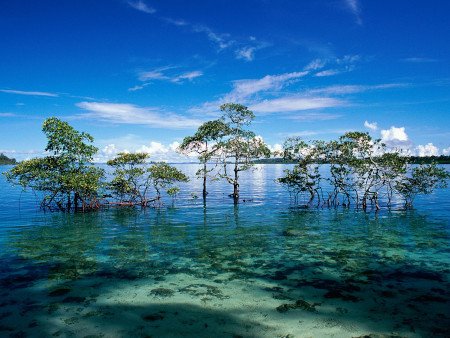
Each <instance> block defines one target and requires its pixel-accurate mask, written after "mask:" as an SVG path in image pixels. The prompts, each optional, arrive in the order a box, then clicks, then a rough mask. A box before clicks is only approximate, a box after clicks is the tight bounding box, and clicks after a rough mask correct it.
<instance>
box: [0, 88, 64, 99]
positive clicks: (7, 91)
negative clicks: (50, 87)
mask: <svg viewBox="0 0 450 338" xmlns="http://www.w3.org/2000/svg"><path fill="white" fill-rule="evenodd" d="M0 92H2V93H8V94H18V95H30V96H49V97H57V96H58V94H55V93H49V92H34V91H24V90H12V89H0Z"/></svg>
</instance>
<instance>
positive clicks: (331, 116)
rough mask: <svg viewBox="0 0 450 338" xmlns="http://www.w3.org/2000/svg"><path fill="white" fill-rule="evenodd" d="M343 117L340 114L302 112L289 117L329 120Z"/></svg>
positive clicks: (305, 119)
mask: <svg viewBox="0 0 450 338" xmlns="http://www.w3.org/2000/svg"><path fill="white" fill-rule="evenodd" d="M339 117H341V115H339V114H328V113H302V114H298V115H292V116H289V119H291V120H296V121H327V120H335V119H337V118H339Z"/></svg>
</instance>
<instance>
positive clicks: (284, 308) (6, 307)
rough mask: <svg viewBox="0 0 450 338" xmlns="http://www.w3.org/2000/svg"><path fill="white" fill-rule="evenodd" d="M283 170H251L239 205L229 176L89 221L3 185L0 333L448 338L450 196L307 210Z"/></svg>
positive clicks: (99, 214) (440, 194)
mask: <svg viewBox="0 0 450 338" xmlns="http://www.w3.org/2000/svg"><path fill="white" fill-rule="evenodd" d="M1 168H2V170H6V169H7V167H1ZM180 168H181V169H183V170H184V171H185V172H187V173H189V174H190V175H192V176H193V174H194V173H195V171H196V169H197V168H196V166H194V165H180ZM285 168H286V166H283V165H266V166H264V165H260V166H258V170H256V171H254V172H249V173H248V174H245V175H243V177H242V185H241V187H242V199H243V200H245V202H244V201H242V202H241V203H240V204H239V205H238V206H234V205H233V203H232V199H231V198H229V197H228V194H229V193H230V192H231V187H230V186H229V185H227V184H226V183H220V182H216V183H213V184H211V186H210V189H209V191H210V195H209V196H208V201H207V204H206V206H205V205H204V204H203V202H202V200H201V199H194V198H192V195H191V193H195V194H197V195H198V196H201V181H200V180H195V179H193V180H192V181H191V182H189V183H188V184H186V185H183V186H182V193H181V194H180V196H179V197H178V199H177V201H176V202H175V204H174V205H172V202H171V200H170V199H166V200H165V205H164V206H163V207H162V208H159V209H154V208H148V209H146V210H140V209H129V208H110V209H108V210H104V211H101V212H94V213H87V214H64V213H45V212H42V211H40V210H39V209H38V207H37V205H38V198H37V197H36V196H34V194H32V193H30V192H22V191H21V190H20V189H19V188H17V187H11V186H9V185H8V184H6V183H5V181H4V179H3V177H1V178H0V288H1V289H0V336H6V337H8V336H15V337H17V336H29V337H39V336H42V337H47V336H61V337H71V336H73V337H102V336H104V337H126V336H133V337H140V336H142V337H146V336H147V337H148V336H152V337H165V336H169V337H170V336H192V337H212V336H219V337H222V336H223V337H287V336H289V335H290V336H289V337H359V336H364V335H369V334H372V335H373V336H374V337H375V334H380V335H381V334H384V335H392V336H400V337H431V336H448V331H447V330H448V328H449V327H450V313H449V310H448V309H449V305H450V292H449V290H450V288H449V286H450V283H449V282H450V280H449V271H450V270H449V268H450V264H449V263H450V249H449V244H450V198H449V197H450V193H449V191H448V190H441V191H437V192H436V193H435V194H432V195H429V196H424V197H421V198H419V199H418V200H417V202H416V209H415V210H411V211H401V210H391V211H388V210H382V211H381V212H379V213H375V212H368V213H363V212H358V211H355V210H341V209H336V210H335V209H332V210H325V209H310V210H304V209H299V208H295V207H293V206H292V205H291V204H290V203H289V201H290V199H289V195H288V194H287V192H286V191H285V190H284V189H283V188H282V187H281V186H279V185H278V184H276V183H275V182H274V179H275V178H276V177H280V176H281V175H282V171H283V169H285Z"/></svg>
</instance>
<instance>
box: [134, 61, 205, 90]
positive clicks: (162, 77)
mask: <svg viewBox="0 0 450 338" xmlns="http://www.w3.org/2000/svg"><path fill="white" fill-rule="evenodd" d="M175 68H178V67H174V66H167V67H161V68H157V69H154V70H150V71H145V72H141V73H139V76H138V79H139V80H140V81H142V82H145V83H142V84H138V85H136V86H134V87H131V88H128V91H137V90H141V89H143V88H145V87H147V86H148V85H150V84H151V83H152V81H168V82H172V83H182V82H185V81H193V80H194V79H196V78H198V77H201V76H203V72H202V71H200V70H192V71H187V72H173V71H171V72H168V70H172V69H175Z"/></svg>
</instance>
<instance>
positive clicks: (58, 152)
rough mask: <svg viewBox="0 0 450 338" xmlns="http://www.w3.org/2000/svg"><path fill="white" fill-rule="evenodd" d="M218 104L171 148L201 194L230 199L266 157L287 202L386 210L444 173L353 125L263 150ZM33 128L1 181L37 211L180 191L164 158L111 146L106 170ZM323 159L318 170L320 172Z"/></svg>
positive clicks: (80, 144) (69, 134) (79, 142)
mask: <svg viewBox="0 0 450 338" xmlns="http://www.w3.org/2000/svg"><path fill="white" fill-rule="evenodd" d="M220 110H221V112H222V117H221V118H220V119H217V120H213V121H208V122H205V123H203V124H202V125H201V126H200V127H199V128H198V130H197V131H196V132H195V134H194V135H192V136H187V137H185V138H184V139H183V142H182V143H181V145H180V146H179V149H178V151H179V152H180V153H182V154H189V155H190V154H196V155H197V157H198V160H199V162H200V164H201V167H200V169H199V170H198V171H197V173H196V176H197V177H198V178H201V179H202V181H203V190H202V196H203V199H205V200H206V197H207V194H208V192H207V182H208V178H210V179H213V180H218V179H223V180H225V181H226V182H228V183H229V184H230V185H231V186H232V189H233V190H232V193H231V194H230V197H232V198H233V201H234V203H238V202H239V196H240V189H239V188H240V181H239V178H240V173H241V172H242V171H246V170H249V169H250V168H251V167H252V166H254V164H255V161H257V160H258V159H262V158H264V159H269V158H270V157H271V156H272V155H273V156H278V158H282V159H283V161H286V162H291V163H295V165H294V166H293V167H292V168H291V169H286V170H284V176H283V177H280V178H278V179H277V181H278V182H279V183H280V184H282V185H284V186H285V187H286V188H287V189H288V190H289V192H290V194H291V196H292V197H293V199H294V201H295V202H296V203H298V202H299V201H300V199H299V197H300V196H304V197H305V201H306V203H305V204H304V206H305V207H312V206H317V207H330V208H331V207H338V206H342V207H344V208H350V207H351V206H355V207H356V208H361V209H363V210H366V209H367V208H368V207H369V206H372V207H373V208H375V209H376V210H378V209H380V207H381V206H380V203H381V201H383V202H384V203H385V204H386V206H387V207H391V206H392V204H393V201H394V200H396V199H398V198H401V199H402V201H403V203H404V206H405V208H411V207H412V204H413V201H414V199H415V197H416V196H417V195H419V194H429V193H432V192H433V191H434V190H435V189H436V188H445V187H447V181H448V179H449V178H450V173H449V172H447V171H446V170H445V169H444V168H442V167H439V166H438V164H437V163H436V162H431V163H426V164H425V163H422V164H419V165H417V166H413V165H411V164H412V163H411V161H410V158H409V157H407V156H403V154H402V152H401V151H400V150H392V149H388V148H387V147H386V145H385V144H383V143H382V142H381V141H380V140H378V139H373V138H372V137H371V136H370V135H369V134H368V133H363V132H348V133H345V134H344V135H343V136H341V137H339V138H338V139H337V140H333V141H330V142H325V141H310V142H306V141H304V140H302V139H301V138H298V137H292V138H288V139H287V140H286V141H285V143H284V149H283V151H282V152H279V153H271V151H270V149H269V147H268V146H267V145H266V144H265V143H264V141H263V140H262V138H261V137H258V136H256V134H255V133H254V132H253V131H251V130H249V126H250V124H251V122H252V121H253V120H254V118H255V115H254V114H253V112H252V111H250V110H249V109H248V108H247V107H245V106H243V105H240V104H236V103H227V104H223V105H222V106H220ZM42 130H43V132H44V134H45V136H46V137H47V147H46V148H45V151H46V152H47V153H48V154H49V155H47V156H45V157H38V158H33V159H30V160H25V161H22V162H20V163H18V164H17V165H16V166H14V167H13V168H12V169H11V170H9V171H7V172H6V173H5V176H6V178H7V180H8V181H9V182H11V183H13V184H18V185H20V186H22V187H23V188H31V189H33V190H34V191H38V192H41V193H43V198H42V201H41V207H42V208H45V209H51V210H55V209H56V210H61V211H72V210H74V211H88V210H96V209H99V208H101V207H103V206H106V205H118V206H142V207H148V206H159V205H161V199H162V197H161V196H162V195H161V192H162V191H164V190H165V192H166V193H167V195H169V196H172V198H175V197H176V195H177V194H178V192H179V191H180V189H179V187H178V186H177V185H176V184H177V183H179V182H187V181H189V177H187V176H186V175H185V174H184V173H183V172H182V171H180V170H179V169H177V168H175V167H174V166H172V165H170V164H167V163H165V162H156V163H155V162H149V154H147V153H119V154H118V155H117V156H116V157H115V158H113V159H111V160H109V161H108V162H107V165H108V166H109V167H110V168H111V169H112V174H111V175H106V172H105V170H104V169H103V168H99V167H98V166H95V165H94V163H93V161H94V156H95V154H96V153H97V151H98V149H97V148H96V147H95V146H94V145H93V144H92V143H93V141H94V139H93V137H92V136H91V135H89V134H88V133H85V132H79V131H77V130H75V129H74V128H73V127H72V126H70V125H69V124H68V123H67V122H64V121H61V120H59V119H57V118H54V117H52V118H49V119H47V120H45V122H44V124H43V129H42ZM324 163H326V164H327V165H326V166H325V168H326V171H327V172H326V173H324V170H320V169H321V166H323V164H324ZM107 177H109V179H107Z"/></svg>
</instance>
